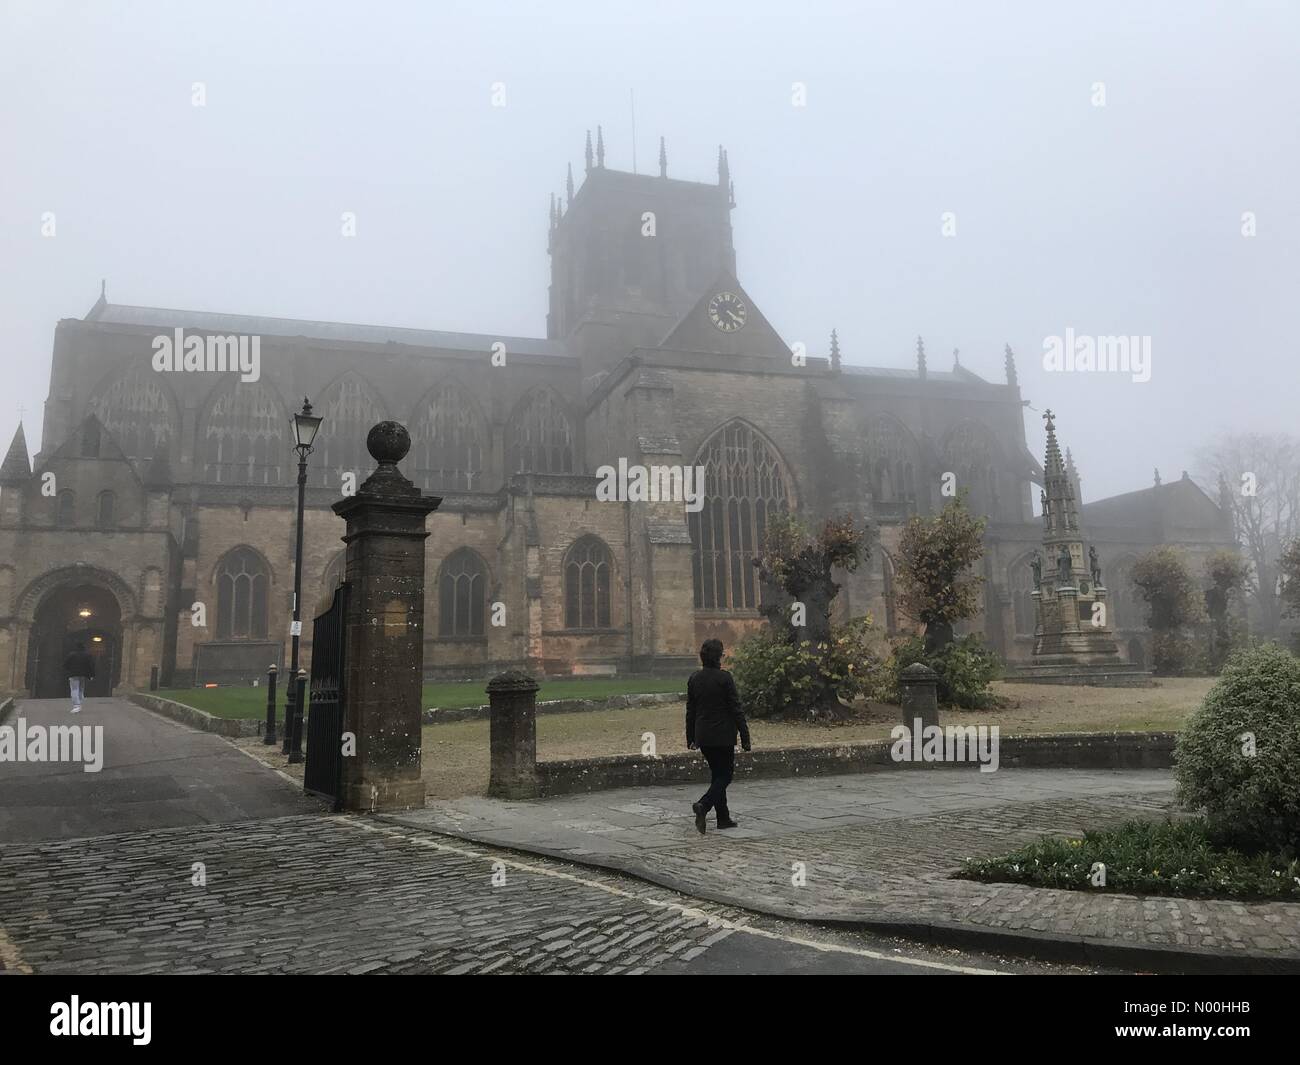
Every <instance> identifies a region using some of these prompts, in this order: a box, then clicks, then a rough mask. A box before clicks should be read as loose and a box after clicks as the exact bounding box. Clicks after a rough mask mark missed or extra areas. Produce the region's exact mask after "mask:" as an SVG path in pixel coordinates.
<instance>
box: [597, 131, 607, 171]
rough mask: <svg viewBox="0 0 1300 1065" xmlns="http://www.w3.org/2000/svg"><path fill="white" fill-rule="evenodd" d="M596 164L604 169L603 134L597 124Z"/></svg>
mask: <svg viewBox="0 0 1300 1065" xmlns="http://www.w3.org/2000/svg"><path fill="white" fill-rule="evenodd" d="M596 166H597V167H598V168H600V169H601V170H604V169H605V134H604V131H602V130H601V128H600V127H599V126H597V127H596Z"/></svg>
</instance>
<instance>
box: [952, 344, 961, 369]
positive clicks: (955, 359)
mask: <svg viewBox="0 0 1300 1065" xmlns="http://www.w3.org/2000/svg"><path fill="white" fill-rule="evenodd" d="M952 369H953V372H954V373H956V372H957V371H958V370H960V369H961V352H960V351H959V350H958V349H957V348H953V349H952Z"/></svg>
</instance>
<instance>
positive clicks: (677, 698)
mask: <svg viewBox="0 0 1300 1065" xmlns="http://www.w3.org/2000/svg"><path fill="white" fill-rule="evenodd" d="M685 700H686V693H685V692H657V693H651V694H648V695H611V696H609V697H607V698H605V699H547V700H546V701H544V702H540V703H537V704H536V712H537V713H539V714H579V713H589V712H591V711H593V710H622V709H625V708H630V707H638V706H661V705H663V704H664V703H680V702H684V701H685ZM491 710H492V707H491V706H490V705H487V706H459V707H439V706H433V707H430V708H429V709H427V710H425V711H424V716H423V720H424V723H425V724H426V725H440V724H444V723H445V722H448V721H480V720H481V721H486V720H487V719H488V718H489V717H490V716H491Z"/></svg>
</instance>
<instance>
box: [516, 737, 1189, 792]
mask: <svg viewBox="0 0 1300 1065" xmlns="http://www.w3.org/2000/svg"><path fill="white" fill-rule="evenodd" d="M892 746H893V744H892V743H891V742H890V741H888V740H885V741H882V742H880V743H858V744H845V745H843V746H839V747H778V748H773V749H770V750H757V751H751V752H749V753H745V752H743V751H742V752H740V753H739V754H737V755H736V779H737V780H746V779H750V780H763V779H773V778H780V777H800V776H832V775H835V774H841V773H866V772H873V771H880V770H901V769H914V770H918V771H921V770H933V769H968V770H976V771H977V770H978V766H977V765H976V764H975V763H973V762H930V763H926V762H895V761H893V759H892V758H890V753H889V752H890V748H891V747H892ZM1173 752H1174V733H1172V732H1113V733H1062V734H1060V735H1054V736H1008V737H1006V738H1003V739H1001V741H1000V743H999V754H1000V762H999V764H1000V768H1022V769H1030V768H1032V769H1169V768H1171V767H1172V766H1173ZM708 779H709V768H708V765H707V764H706V763H705V761H704V757H703V755H701V754H699V753H697V752H688V753H686V754H670V755H664V756H662V757H655V758H651V757H648V756H646V755H635V754H627V755H615V756H614V757H610V758H578V759H572V760H569V761H555V762H538V763H537V783H538V789H539V793H540V794H541V795H543V796H551V795H571V794H574V793H577V792H588V791H603V790H605V789H607V788H632V787H646V786H649V785H654V784H691V783H702V782H706V781H707V780H708Z"/></svg>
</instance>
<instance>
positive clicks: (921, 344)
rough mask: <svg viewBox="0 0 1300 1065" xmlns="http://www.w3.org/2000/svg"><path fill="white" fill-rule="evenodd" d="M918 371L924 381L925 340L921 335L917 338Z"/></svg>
mask: <svg viewBox="0 0 1300 1065" xmlns="http://www.w3.org/2000/svg"><path fill="white" fill-rule="evenodd" d="M916 373H917V376H918V377H920V378H921V380H922V381H924V380H925V341H924V340H922V339H921V338H920V337H919V336H918V337H917V338H916Z"/></svg>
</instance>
